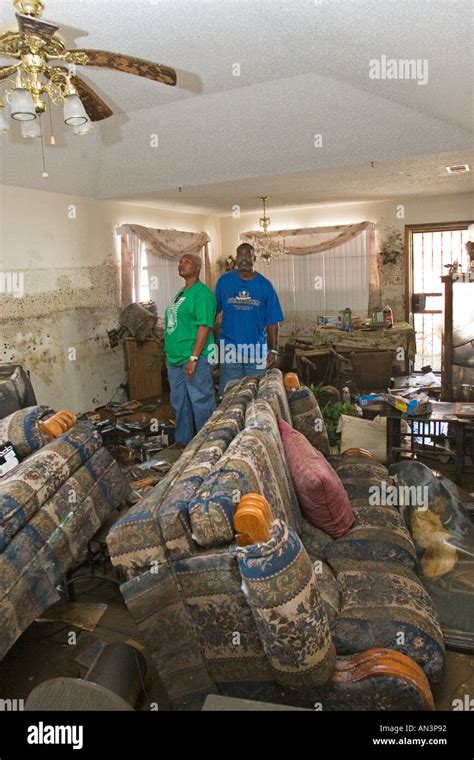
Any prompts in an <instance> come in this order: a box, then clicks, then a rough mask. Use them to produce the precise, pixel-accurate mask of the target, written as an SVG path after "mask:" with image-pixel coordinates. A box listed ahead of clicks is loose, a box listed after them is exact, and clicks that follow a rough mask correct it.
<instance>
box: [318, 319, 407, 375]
mask: <svg viewBox="0 0 474 760" xmlns="http://www.w3.org/2000/svg"><path fill="white" fill-rule="evenodd" d="M313 345H314V347H315V348H333V349H335V350H336V351H337V352H338V353H340V354H343V355H345V354H347V353H350V352H351V351H368V350H370V351H372V350H375V349H382V350H384V351H387V350H392V351H396V352H397V356H396V364H397V365H398V367H399V369H401V370H402V372H399V373H398V374H409V373H410V369H411V367H410V365H411V364H413V362H414V361H415V355H416V341H415V330H414V328H413V327H412V326H411V325H409V324H408V322H395V323H394V324H393V325H392V327H389V328H386V329H381V330H374V329H371V328H366V329H362V330H354V331H353V332H345V331H344V330H336V329H334V328H324V327H318V328H316V330H315V331H314V334H313ZM400 349H402V351H400Z"/></svg>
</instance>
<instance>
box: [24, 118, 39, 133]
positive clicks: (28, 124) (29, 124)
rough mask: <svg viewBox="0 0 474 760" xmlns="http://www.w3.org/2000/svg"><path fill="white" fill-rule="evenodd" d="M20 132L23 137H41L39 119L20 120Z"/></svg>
mask: <svg viewBox="0 0 474 760" xmlns="http://www.w3.org/2000/svg"><path fill="white" fill-rule="evenodd" d="M21 134H22V135H23V137H41V126H40V120H39V119H35V120H34V121H22V122H21Z"/></svg>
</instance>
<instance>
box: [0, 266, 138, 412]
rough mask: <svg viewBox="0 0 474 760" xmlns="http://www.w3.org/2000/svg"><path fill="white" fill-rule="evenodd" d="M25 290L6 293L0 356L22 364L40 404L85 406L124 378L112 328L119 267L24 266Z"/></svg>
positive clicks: (103, 396)
mask: <svg viewBox="0 0 474 760" xmlns="http://www.w3.org/2000/svg"><path fill="white" fill-rule="evenodd" d="M23 276H24V281H23V285H24V287H23V291H24V292H23V294H22V295H19V294H18V293H17V294H14V293H5V292H4V293H2V294H0V303H1V312H0V329H1V331H2V335H3V345H2V354H1V360H2V361H4V362H18V363H21V364H23V365H24V366H25V367H26V368H27V369H28V371H29V372H30V373H31V378H32V382H33V387H34V389H35V392H36V396H37V399H38V401H39V402H40V403H46V404H50V405H51V406H53V407H55V408H61V407H66V408H72V409H74V410H75V411H85V410H87V409H90V408H91V407H94V406H97V405H99V404H102V403H105V402H106V401H108V400H109V399H110V397H111V396H112V395H113V394H114V392H115V391H116V389H117V387H118V386H119V385H120V384H121V383H122V382H123V379H124V370H123V358H122V352H121V348H120V347H117V348H116V349H111V348H110V347H109V342H108V338H107V330H110V329H112V328H113V327H116V326H117V324H118V314H119V296H118V282H119V279H118V277H119V273H118V269H117V265H116V264H115V262H114V261H113V260H112V258H111V260H109V261H106V262H104V263H103V264H100V265H96V266H89V267H77V268H74V269H71V268H62V267H57V268H54V269H52V268H51V269H38V270H32V269H30V270H26V271H25V272H24V273H23Z"/></svg>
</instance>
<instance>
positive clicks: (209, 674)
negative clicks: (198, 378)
mask: <svg viewBox="0 0 474 760" xmlns="http://www.w3.org/2000/svg"><path fill="white" fill-rule="evenodd" d="M290 404H291V401H290V403H289V401H288V398H287V395H286V393H285V390H284V388H283V383H282V377H281V373H280V372H279V370H277V369H274V370H270V371H269V372H267V373H266V374H265V376H263V377H262V378H261V379H259V378H251V377H249V378H244V379H243V380H241V381H238V382H235V383H232V384H230V385H229V386H228V387H227V389H226V393H225V395H224V398H223V400H222V403H221V404H220V406H219V407H218V409H217V410H216V411H215V413H214V414H213V415H212V417H211V418H210V419H209V420H208V422H207V423H206V424H205V425H204V427H203V428H202V429H201V430H200V431H199V432H198V433H197V435H196V436H195V437H194V439H193V440H192V441H191V442H190V444H188V446H187V447H186V449H185V450H184V451H183V454H182V456H181V458H180V459H179V460H178V461H177V462H176V463H175V465H174V466H173V467H172V469H171V470H170V471H169V473H168V474H167V475H166V476H165V477H164V478H163V480H162V481H160V483H159V484H158V485H157V486H156V487H155V488H154V489H152V490H151V491H150V492H149V493H148V494H146V495H145V496H144V497H143V498H142V499H141V500H140V501H139V502H138V503H137V504H136V505H134V506H133V507H132V508H131V509H130V510H129V511H128V513H127V515H126V516H125V517H124V518H123V519H121V520H118V522H117V523H115V525H114V526H113V528H112V530H111V531H110V533H109V535H108V538H107V543H108V546H109V550H110V554H111V559H112V562H113V563H114V564H115V565H116V566H118V567H120V568H121V569H122V570H123V571H124V572H125V573H126V575H127V578H128V580H127V582H126V583H124V584H123V585H122V586H121V590H122V593H123V596H124V598H125V601H126V604H127V606H128V608H129V610H130V612H131V614H132V616H133V617H134V619H135V621H136V622H137V625H138V627H139V629H140V631H141V633H142V636H143V639H144V643H145V645H146V647H147V649H148V651H149V653H150V655H151V657H152V659H153V661H154V664H155V666H156V667H157V670H158V673H159V676H160V679H161V681H162V683H163V685H164V687H165V689H166V691H167V693H168V696H169V699H170V702H171V704H172V705H173V706H174V707H175V708H176V709H199V708H200V707H201V706H202V703H203V701H204V699H205V697H206V696H207V695H208V694H211V693H213V694H216V693H218V694H221V695H224V696H233V697H241V698H245V699H257V700H263V701H266V702H276V703H280V704H288V705H292V706H303V707H313V706H314V704H315V702H316V701H322V702H323V705H324V707H323V709H344V705H347V701H348V699H352V700H353V703H352V704H353V706H356V707H358V708H359V709H430V706H431V705H432V702H431V700H430V698H429V697H428V698H427V695H429V688H427V682H426V679H428V681H431V682H432V683H435V682H436V680H437V679H439V677H440V675H441V673H442V671H443V664H444V643H443V637H442V633H441V629H440V625H439V621H438V618H437V615H436V611H435V609H434V607H433V604H432V603H431V600H430V598H429V596H428V594H427V592H426V590H425V589H424V588H423V586H422V584H421V583H420V581H419V580H418V578H417V576H416V569H417V558H416V551H415V547H414V545H413V541H412V540H411V538H410V535H409V533H408V531H407V529H406V526H405V525H404V522H403V519H402V517H401V516H400V514H399V512H398V510H397V509H396V508H395V507H384V506H371V505H370V504H369V501H368V488H369V487H370V486H371V485H378V486H380V484H381V482H382V481H384V480H385V481H388V482H389V483H390V482H391V479H390V478H389V476H388V473H387V470H386V468H385V467H383V465H380V464H378V463H376V462H374V461H371V460H367V459H366V458H365V457H360V458H355V459H354V458H348V457H340V458H336V459H332V460H331V464H332V465H333V467H334V469H335V470H336V471H337V473H338V476H339V478H340V479H341V481H342V483H343V484H344V487H345V489H346V491H347V493H348V495H349V497H350V499H351V502H352V509H353V512H354V516H355V525H354V527H353V528H351V529H350V530H349V531H348V532H347V533H346V534H345V535H343V536H342V537H341V538H338V539H337V540H333V539H332V538H331V537H330V536H329V535H328V534H327V533H324V532H323V531H322V530H319V529H318V528H315V527H314V526H313V525H312V524H311V523H309V522H307V521H306V520H304V519H303V517H302V514H301V511H300V507H299V504H298V501H297V498H296V494H295V490H294V486H293V481H292V477H291V475H290V473H289V470H288V464H287V461H286V458H285V454H284V450H283V444H282V440H281V438H280V434H279V430H278V425H277V417H281V418H282V419H284V420H285V421H287V422H288V423H290V424H291V419H292V417H291V411H290ZM299 411H300V413H301V410H299ZM249 493H257V494H260V495H261V496H263V497H264V498H265V500H266V502H267V503H268V505H269V507H270V509H271V513H272V518H273V524H272V531H273V533H272V537H271V538H270V540H269V541H268V542H264V543H261V544H256V545H255V547H256V549H255V550H254V547H253V546H251V547H238V545H237V543H236V537H235V529H234V526H233V518H234V513H235V510H236V507H237V505H238V502H239V500H240V498H241V497H242V496H243V495H245V494H249ZM275 531H276V532H275ZM246 550H251V551H255V554H254V555H250V554H241V552H245V551H246ZM267 560H268V562H267ZM272 567H273V568H274V571H273V572H274V576H275V577H274V583H273V581H272ZM400 634H401V635H400ZM303 641H304V642H305V643H304V646H303V644H302V642H303ZM373 649H376V650H380V649H382V650H387V649H389V650H391V651H395V653H396V654H394V655H393V658H392V660H393V665H394V667H395V668H396V674H397V675H396V677H391V676H390V675H387V677H385V676H384V675H383V674H382V673H381V672H380V673H378V671H377V666H376V659H375V660H374V659H371V658H372V657H373V656H375V655H373V653H371V652H370V650H373ZM399 654H401V655H403V656H404V657H405V658H407V661H408V663H409V664H408V665H407V666H403V667H402V666H401V665H400V663H399V662H398V660H397V656H398V655H399ZM347 658H348V659H347ZM358 658H359V659H358ZM318 662H319V663H321V662H324V667H322V666H321V667H318V665H317V663H318ZM338 674H339V675H338ZM344 674H345V675H344ZM338 678H340V679H342V681H344V678H346V679H347V680H348V681H351V680H353V681H354V685H350V684H348V685H347V688H346V687H345V686H342V685H341V686H340V687H339V686H338V689H337V690H336V691H335V690H334V689H333V688H332V686H331V684H332V681H333V680H334V679H336V680H337V679H338ZM422 684H424V686H422Z"/></svg>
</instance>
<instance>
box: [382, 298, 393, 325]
mask: <svg viewBox="0 0 474 760" xmlns="http://www.w3.org/2000/svg"><path fill="white" fill-rule="evenodd" d="M383 321H384V322H385V323H386V324H388V325H393V311H392V307H391V306H389V305H388V303H386V304H385V306H384V307H383Z"/></svg>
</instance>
